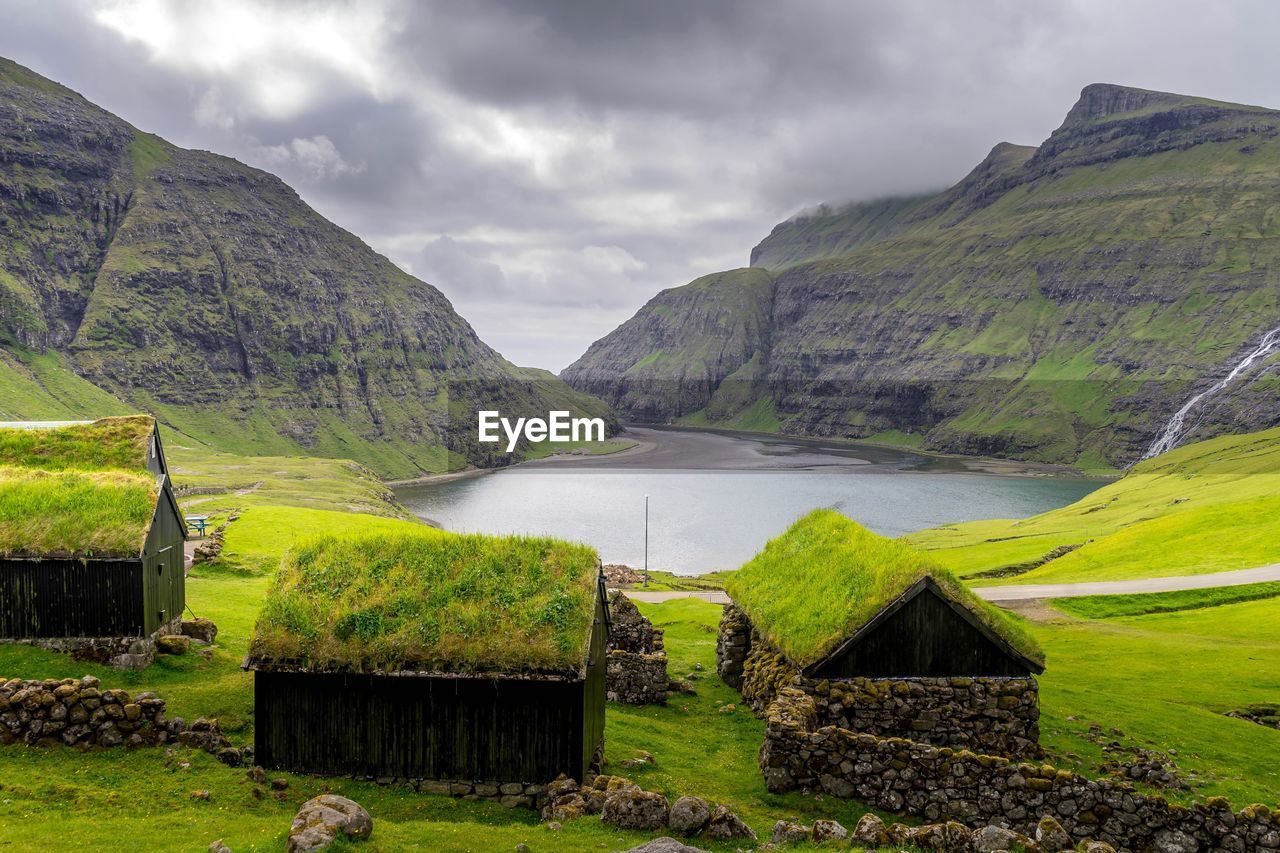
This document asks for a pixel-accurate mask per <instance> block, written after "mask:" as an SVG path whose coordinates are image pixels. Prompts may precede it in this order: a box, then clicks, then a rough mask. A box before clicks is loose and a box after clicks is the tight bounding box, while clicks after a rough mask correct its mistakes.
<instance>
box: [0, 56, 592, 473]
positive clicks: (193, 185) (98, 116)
mask: <svg viewBox="0 0 1280 853" xmlns="http://www.w3.org/2000/svg"><path fill="white" fill-rule="evenodd" d="M0 130H3V131H5V132H0V185H2V186H3V187H4V190H5V191H4V192H3V193H0V224H2V225H3V228H4V233H5V240H4V241H3V242H2V243H0V391H4V390H12V391H13V392H14V393H13V396H12V397H11V396H9V395H7V394H6V395H0V410H2V409H9V408H12V409H17V410H19V411H20V412H22V413H25V412H33V414H21V416H23V417H35V416H63V417H66V416H79V417H84V416H89V417H96V416H99V415H101V414H110V413H113V412H115V411H118V410H120V409H126V410H132V411H147V412H152V413H155V414H156V415H157V416H158V417H159V418H160V419H161V420H162V421H163V422H164V423H166V424H168V425H170V426H172V427H174V428H176V429H177V430H179V431H181V432H183V433H185V434H186V435H188V436H190V437H192V438H194V439H197V440H199V441H202V442H204V443H206V444H208V445H210V446H212V447H216V448H219V449H222V450H226V451H231V452H235V453H239V454H243V455H258V454H277V455H293V456H296V455H313V456H323V457H341V458H348V459H354V460H356V461H359V462H361V463H363V464H365V465H367V466H368V467H370V468H371V469H373V470H375V471H376V472H378V473H379V474H380V475H382V476H386V477H411V476H415V475H418V474H421V473H423V472H428V473H434V472H440V471H446V470H456V469H458V468H460V467H465V466H466V465H468V464H471V465H480V466H486V467H489V466H497V465H503V464H509V463H510V462H511V461H512V459H511V457H509V456H507V455H506V454H503V453H496V452H494V451H493V449H492V448H491V447H490V446H483V445H480V444H478V443H477V441H476V435H475V418H476V415H475V413H476V411H477V410H478V409H482V408H483V409H498V410H500V411H502V412H503V413H504V414H506V415H508V416H519V415H526V416H528V415H533V414H538V413H541V414H543V415H544V416H545V413H546V412H547V411H548V410H550V409H569V410H572V411H578V412H587V413H590V414H592V415H599V416H602V417H606V418H609V419H612V416H611V414H610V413H609V411H608V409H607V407H605V406H603V405H602V404H601V403H600V402H599V401H597V400H593V399H591V398H589V397H587V396H585V395H583V394H580V393H578V392H575V391H573V390H572V389H570V388H568V387H567V386H566V385H564V383H562V382H560V381H559V380H558V379H556V378H555V377H554V376H552V375H550V374H549V373H546V372H545V371H533V370H527V369H522V368H519V367H516V366H515V365H512V364H510V363H509V362H507V361H506V360H505V359H503V358H502V357H501V356H500V355H499V354H498V353H496V352H494V351H493V350H492V349H491V348H489V347H488V346H487V345H486V344H485V343H484V342H483V341H481V340H480V339H479V338H478V337H477V336H476V334H475V332H474V330H473V329H472V328H471V326H470V325H469V324H468V323H467V322H466V321H465V320H464V319H463V318H461V317H460V316H458V314H457V313H456V312H455V311H454V310H453V306H452V305H450V303H449V301H448V300H447V299H445V297H444V296H443V295H442V294H441V293H440V291H439V290H437V289H436V288H435V287H433V286H432V285H430V284H427V283H426V282H423V281H419V280H418V279H415V278H413V277H412V276H410V275H408V274H406V273H405V272H404V271H403V270H401V269H399V268H398V267H396V266H395V265H394V264H393V263H391V261H389V260H388V259H387V258H385V257H383V256H381V255H379V254H377V253H375V252H374V251H373V250H371V249H370V248H369V247H368V246H367V245H365V244H364V243H363V242H361V241H360V240H359V239H358V238H357V237H356V236H355V235H353V234H350V233H348V232H346V231H343V230H342V229H340V228H338V227H337V226H335V225H333V224H332V223H330V222H328V221H327V220H325V219H324V218H323V217H321V216H320V215H319V214H318V213H316V212H315V211H314V210H312V209H311V208H310V207H308V206H307V205H306V204H305V203H303V201H302V200H301V199H300V198H299V197H298V195H297V194H296V193H295V192H294V191H293V190H292V189H291V188H290V187H288V186H286V185H285V184H284V183H283V182H282V181H280V180H279V179H278V178H276V177H274V176H273V175H270V174H267V173H265V172H262V171H260V170H257V169H253V168H250V167H248V166H245V165H244V164H242V163H239V162H237V161H235V160H232V159H230V158H226V157H219V156H217V155H215V154H211V153H209V152H202V151H188V150H184V149H181V148H178V147H176V146H173V145H170V144H169V143H167V142H165V141H164V140H162V139H160V138H159V137H156V136H153V135H150V134H147V133H144V132H142V131H139V130H137V129H136V128H134V127H132V126H130V125H129V124H128V123H126V122H124V121H123V120H121V119H120V118H118V117H116V116H114V115H111V114H110V113H108V112H106V111H105V110H102V109H101V108H99V107H97V106H95V105H93V104H91V103H89V102H87V101H85V100H84V99H83V98H81V97H80V96H79V95H77V94H75V93H74V92H71V91H70V90H67V89H65V88H63V87H61V86H58V85H57V84H56V83H53V82H52V81H49V80H44V79H43V78H40V77H39V76H38V75H35V74H34V73H32V72H31V71H29V70H28V69H25V68H22V67H21V66H18V65H16V64H14V63H12V62H9V61H8V60H2V59H0ZM35 412H39V415H37V414H34V413H35ZM15 416H17V415H15ZM522 449H524V448H522ZM517 458H518V457H517Z"/></svg>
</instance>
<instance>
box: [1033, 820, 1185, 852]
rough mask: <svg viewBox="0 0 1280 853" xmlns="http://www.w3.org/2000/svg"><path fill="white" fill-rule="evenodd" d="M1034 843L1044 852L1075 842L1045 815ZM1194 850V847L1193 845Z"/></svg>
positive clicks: (1056, 822)
mask: <svg viewBox="0 0 1280 853" xmlns="http://www.w3.org/2000/svg"><path fill="white" fill-rule="evenodd" d="M1036 843H1037V844H1039V845H1040V849H1041V850H1044V851H1045V853H1058V852H1059V851H1061V850H1074V849H1075V846H1076V845H1075V843H1074V842H1073V841H1072V840H1071V836H1070V835H1068V834H1067V831H1066V830H1065V829H1063V828H1062V824H1060V823H1058V821H1057V820H1055V819H1054V818H1052V817H1050V816H1049V815H1045V816H1044V817H1042V818H1040V823H1038V824H1037V825H1036ZM1192 850H1193V851H1194V850H1195V848H1194V847H1193V848H1192Z"/></svg>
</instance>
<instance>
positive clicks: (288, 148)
mask: <svg viewBox="0 0 1280 853" xmlns="http://www.w3.org/2000/svg"><path fill="white" fill-rule="evenodd" d="M253 153H254V155H255V159H256V160H257V161H258V162H259V163H261V164H263V165H264V166H265V167H266V168H267V169H268V170H272V169H282V168H283V169H289V170H292V171H296V172H298V173H300V174H302V175H304V176H306V177H307V178H308V179H309V180H311V181H324V180H328V179H330V178H336V177H340V176H343V175H356V174H359V173H360V172H363V171H364V163H358V164H356V165H355V166H352V165H351V164H349V163H348V162H347V161H346V160H344V159H342V154H340V153H339V152H338V149H337V147H336V146H335V145H334V144H333V141H332V140H330V139H329V137H327V136H324V135H323V134H321V135H319V136H312V137H310V138H308V139H298V138H295V139H292V140H290V141H289V142H288V143H286V144H283V145H263V146H259V147H258V148H257V149H255V150H254V152H253Z"/></svg>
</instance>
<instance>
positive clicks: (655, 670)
mask: <svg viewBox="0 0 1280 853" xmlns="http://www.w3.org/2000/svg"><path fill="white" fill-rule="evenodd" d="M609 622H610V630H609V658H608V660H609V665H608V676H607V678H606V681H605V684H606V687H605V689H606V692H607V695H608V698H609V701H610V702H625V703H627V704H629V705H653V704H659V705H660V704H663V703H665V702H666V701H667V686H668V685H669V684H670V681H669V680H668V679H667V650H666V649H665V648H664V647H663V641H662V629H661V628H655V627H654V626H653V623H652V622H650V621H649V620H648V619H647V618H646V617H645V615H644V614H643V613H641V612H640V610H639V608H637V607H636V605H635V603H634V602H633V601H632V600H631V599H629V598H627V596H626V595H625V594H624V593H623V592H622V591H621V590H616V589H615V590H613V591H612V592H610V593H609Z"/></svg>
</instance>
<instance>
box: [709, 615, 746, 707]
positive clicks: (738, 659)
mask: <svg viewBox="0 0 1280 853" xmlns="http://www.w3.org/2000/svg"><path fill="white" fill-rule="evenodd" d="M750 653H751V620H750V619H748V618H747V616H746V614H745V613H743V612H742V611H741V610H739V609H738V606H737V605H736V604H727V605H725V608H724V614H723V615H722V616H721V617H720V632H719V634H718V635H717V636H716V672H717V673H718V674H719V675H720V678H721V679H723V680H724V683H725V684H727V685H729V686H730V687H732V688H733V689H734V690H739V691H740V690H742V674H743V671H744V669H745V668H746V664H747V655H749V654H750Z"/></svg>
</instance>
